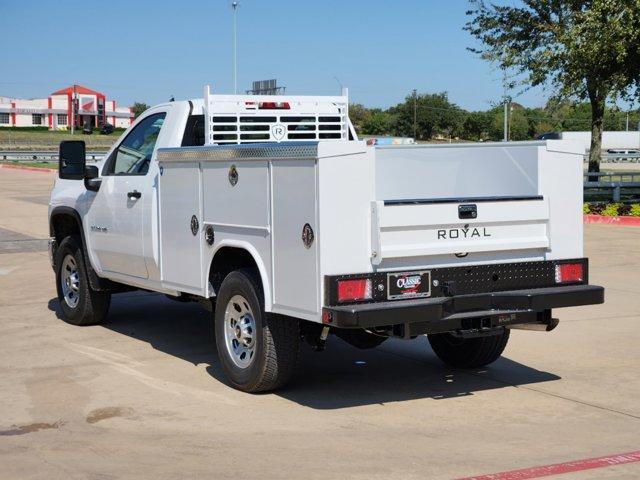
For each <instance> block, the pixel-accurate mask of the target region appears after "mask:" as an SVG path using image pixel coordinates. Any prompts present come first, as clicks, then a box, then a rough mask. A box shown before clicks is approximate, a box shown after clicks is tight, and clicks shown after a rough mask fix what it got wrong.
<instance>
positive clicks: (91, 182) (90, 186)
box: [84, 165, 102, 192]
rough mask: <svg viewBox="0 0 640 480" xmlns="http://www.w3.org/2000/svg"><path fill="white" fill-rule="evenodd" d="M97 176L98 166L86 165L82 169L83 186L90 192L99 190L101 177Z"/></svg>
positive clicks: (98, 172) (98, 174)
mask: <svg viewBox="0 0 640 480" xmlns="http://www.w3.org/2000/svg"><path fill="white" fill-rule="evenodd" d="M99 176H100V170H98V167H96V166H95V165H89V166H86V167H85V170H84V187H85V188H86V189H87V190H91V191H92V192H97V191H98V190H100V185H102V179H101V178H98V177H99Z"/></svg>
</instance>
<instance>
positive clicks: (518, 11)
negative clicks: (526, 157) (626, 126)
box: [465, 0, 640, 172]
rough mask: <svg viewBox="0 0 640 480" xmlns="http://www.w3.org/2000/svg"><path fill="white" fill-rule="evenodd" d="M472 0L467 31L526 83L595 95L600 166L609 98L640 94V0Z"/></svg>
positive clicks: (594, 144) (594, 167)
mask: <svg viewBox="0 0 640 480" xmlns="http://www.w3.org/2000/svg"><path fill="white" fill-rule="evenodd" d="M469 1H470V5H471V7H470V10H469V11H468V12H467V14H468V15H469V16H470V17H471V19H470V20H469V22H468V23H467V24H466V25H465V30H467V31H468V32H470V33H471V34H472V35H473V36H474V37H476V38H477V39H478V40H480V42H481V43H482V47H481V48H479V49H472V50H473V51H475V52H477V53H479V54H480V55H481V57H482V58H484V59H486V60H490V61H493V62H497V63H499V64H500V66H501V67H502V68H503V69H506V70H515V72H517V74H520V75H523V76H524V77H525V78H526V80H525V82H526V83H527V84H528V85H532V86H537V85H553V86H554V87H555V88H556V89H557V90H558V92H559V94H560V96H562V97H565V98H570V97H575V98H578V99H583V100H584V99H588V100H589V102H590V104H591V151H590V154H589V171H595V172H597V171H599V170H600V154H601V146H602V131H603V121H604V114H605V107H606V102H607V100H608V99H609V100H611V99H616V98H619V97H623V98H631V97H633V96H635V97H637V96H638V94H639V93H640V0H522V2H521V5H520V6H511V5H498V4H495V3H488V2H487V1H486V0H469Z"/></svg>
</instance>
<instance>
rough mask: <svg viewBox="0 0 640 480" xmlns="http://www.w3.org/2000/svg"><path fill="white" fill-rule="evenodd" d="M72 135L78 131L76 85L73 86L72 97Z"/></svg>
mask: <svg viewBox="0 0 640 480" xmlns="http://www.w3.org/2000/svg"><path fill="white" fill-rule="evenodd" d="M69 121H70V122H71V135H73V134H74V133H75V129H76V85H75V83H74V84H73V95H72V96H71V118H70V119H69Z"/></svg>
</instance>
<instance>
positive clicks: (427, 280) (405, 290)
mask: <svg viewBox="0 0 640 480" xmlns="http://www.w3.org/2000/svg"><path fill="white" fill-rule="evenodd" d="M401 277H405V281H406V280H409V282H408V283H410V285H408V286H406V287H401V286H399V284H398V280H400V278H401ZM415 277H419V278H420V283H419V284H418V285H417V287H416V288H414V287H415V283H413V282H414V281H415V280H414V279H415ZM430 296H431V270H420V271H417V272H416V271H412V272H389V273H387V300H400V299H405V300H406V299H411V298H426V297H430Z"/></svg>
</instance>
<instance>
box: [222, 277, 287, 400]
mask: <svg viewBox="0 0 640 480" xmlns="http://www.w3.org/2000/svg"><path fill="white" fill-rule="evenodd" d="M256 278H257V275H256V274H255V272H253V271H252V270H248V269H243V270H238V271H235V272H231V273H230V274H229V275H227V276H226V278H225V279H224V280H223V282H222V285H221V286H220V289H219V292H218V296H217V298H216V307H215V331H216V346H217V348H218V358H219V359H220V364H221V366H222V370H223V372H224V374H225V375H226V377H227V378H228V380H229V382H231V384H232V385H233V386H234V387H235V388H237V389H238V390H242V391H245V392H251V393H253V392H264V391H269V390H274V389H276V388H279V387H281V386H283V385H284V384H285V383H286V382H287V381H288V380H289V379H290V378H291V376H292V375H293V372H294V370H295V367H296V364H297V360H298V348H299V343H300V331H299V326H298V321H297V320H295V319H292V318H288V317H284V316H281V315H274V314H269V313H266V312H265V311H264V303H263V297H262V288H261V287H260V284H259V282H258V281H257V279H256Z"/></svg>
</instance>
